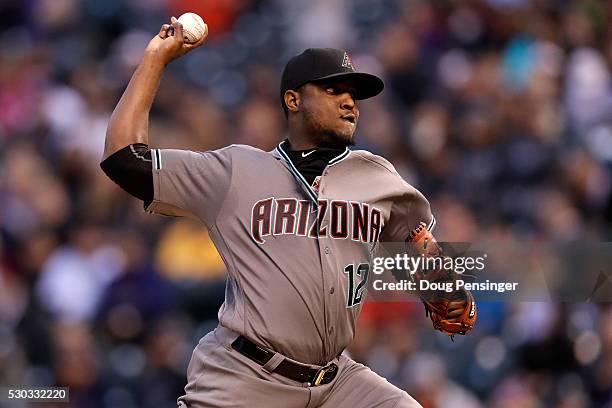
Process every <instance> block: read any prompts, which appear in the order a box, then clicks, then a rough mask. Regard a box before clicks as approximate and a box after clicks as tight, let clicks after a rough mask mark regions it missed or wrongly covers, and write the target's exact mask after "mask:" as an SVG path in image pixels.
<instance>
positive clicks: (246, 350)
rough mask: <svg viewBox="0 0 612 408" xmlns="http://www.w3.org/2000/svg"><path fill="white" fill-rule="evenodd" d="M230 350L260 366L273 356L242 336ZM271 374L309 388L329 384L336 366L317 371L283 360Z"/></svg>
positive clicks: (334, 374) (335, 372)
mask: <svg viewBox="0 0 612 408" xmlns="http://www.w3.org/2000/svg"><path fill="white" fill-rule="evenodd" d="M232 348H233V349H234V350H236V351H237V352H239V353H240V354H242V355H243V356H246V357H248V358H250V359H251V360H253V361H255V362H256V363H257V364H260V365H264V364H266V363H267V362H268V361H270V359H271V358H272V357H273V356H274V353H273V352H272V351H269V350H266V349H264V348H262V347H259V346H258V345H257V344H255V343H253V342H252V341H251V340H249V339H247V338H246V337H244V336H239V337H238V338H237V339H236V340H234V342H233V343H232ZM273 372H275V373H278V374H280V375H282V376H284V377H287V378H290V379H292V380H294V381H297V382H301V383H308V384H309V385H310V386H319V385H323V384H328V383H330V382H331V381H332V380H333V379H334V378H335V377H336V374H338V366H337V365H336V364H334V363H331V364H328V365H326V366H325V367H321V368H320V369H318V370H317V369H316V368H310V367H306V366H303V365H300V364H296V363H294V362H292V361H289V360H286V359H285V360H283V361H281V363H280V364H279V365H278V367H276V368H275V369H274V370H273Z"/></svg>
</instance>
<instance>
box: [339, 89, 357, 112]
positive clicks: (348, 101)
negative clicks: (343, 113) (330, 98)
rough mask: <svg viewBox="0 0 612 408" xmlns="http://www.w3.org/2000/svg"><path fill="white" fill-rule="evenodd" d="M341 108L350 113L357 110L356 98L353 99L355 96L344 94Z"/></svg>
mask: <svg viewBox="0 0 612 408" xmlns="http://www.w3.org/2000/svg"><path fill="white" fill-rule="evenodd" d="M340 107H341V108H342V109H345V110H349V111H352V110H354V109H355V98H353V95H352V94H351V93H350V92H344V93H343V94H342V102H341V104H340Z"/></svg>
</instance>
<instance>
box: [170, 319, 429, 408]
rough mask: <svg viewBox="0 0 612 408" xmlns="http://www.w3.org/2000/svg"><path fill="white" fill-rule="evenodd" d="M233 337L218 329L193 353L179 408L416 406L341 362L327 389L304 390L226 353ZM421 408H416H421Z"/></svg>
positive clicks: (362, 368)
mask: <svg viewBox="0 0 612 408" xmlns="http://www.w3.org/2000/svg"><path fill="white" fill-rule="evenodd" d="M237 337H238V334H237V333H235V332H233V331H231V330H229V329H227V328H225V327H222V326H219V327H217V328H216V329H215V330H214V331H212V332H210V333H208V334H207V335H206V336H204V337H203V338H202V340H200V343H199V344H198V345H197V347H196V348H195V350H194V351H193V355H192V357H191V361H190V363H189V368H188V369H187V380H188V383H187V386H186V387H185V393H186V394H185V395H183V396H181V397H180V398H179V399H178V406H179V408H205V407H206V408H212V407H219V408H229V407H235V408H246V407H249V408H259V407H262V408H276V407H278V408H281V407H282V408H315V407H316V408H374V407H376V408H418V407H421V405H420V404H419V403H418V402H416V401H415V400H414V399H413V398H412V397H411V396H410V395H408V394H407V393H406V392H405V391H402V390H400V389H399V388H397V387H395V386H394V385H392V384H391V383H389V382H388V381H387V380H386V379H384V378H383V377H381V376H379V375H378V374H376V373H374V372H373V371H372V370H370V369H369V368H368V367H366V366H364V365H362V364H359V363H357V362H355V361H353V360H351V359H350V358H348V357H346V356H340V357H339V358H337V359H335V360H334V363H336V364H337V365H338V368H339V370H338V374H337V375H336V377H335V378H334V380H333V381H332V382H330V383H329V384H325V385H321V386H318V387H308V385H307V384H304V383H300V382H296V381H294V380H291V379H289V378H286V377H283V376H282V375H280V374H276V373H268V372H266V371H264V370H263V369H262V366H260V365H259V364H257V363H256V362H254V361H252V360H251V359H249V358H248V357H245V356H243V355H242V354H240V353H238V352H237V351H235V350H234V349H232V348H231V343H232V342H233V341H234V340H235V339H236V338H237ZM421 408H422V407H421Z"/></svg>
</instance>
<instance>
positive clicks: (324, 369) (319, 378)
mask: <svg viewBox="0 0 612 408" xmlns="http://www.w3.org/2000/svg"><path fill="white" fill-rule="evenodd" d="M335 369H336V365H335V364H333V363H332V364H330V365H328V366H326V367H321V368H319V371H317V375H316V376H315V380H314V382H313V383H312V384H313V385H314V386H315V387H318V386H319V385H321V381H323V378H325V374H327V373H328V372H329V371H334V370H335Z"/></svg>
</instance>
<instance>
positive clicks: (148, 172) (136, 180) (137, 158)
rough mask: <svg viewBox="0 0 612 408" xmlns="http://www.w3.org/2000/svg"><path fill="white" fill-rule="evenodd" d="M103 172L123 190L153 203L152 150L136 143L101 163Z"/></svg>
mask: <svg viewBox="0 0 612 408" xmlns="http://www.w3.org/2000/svg"><path fill="white" fill-rule="evenodd" d="M100 167H101V168H102V171H104V173H105V174H106V175H107V176H108V177H109V178H110V179H111V180H113V181H114V182H115V183H117V184H118V185H119V187H121V188H122V189H124V190H125V191H127V192H128V193H130V194H131V195H133V196H134V197H136V198H139V199H141V200H143V201H144V202H145V207H146V206H147V205H148V204H149V203H150V202H151V201H153V169H152V162H151V150H149V146H148V145H146V144H144V143H135V144H131V145H129V146H126V147H124V148H123V149H121V150H119V151H117V152H115V153H113V154H112V155H110V156H108V157H107V158H106V159H105V160H104V161H102V163H100Z"/></svg>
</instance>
